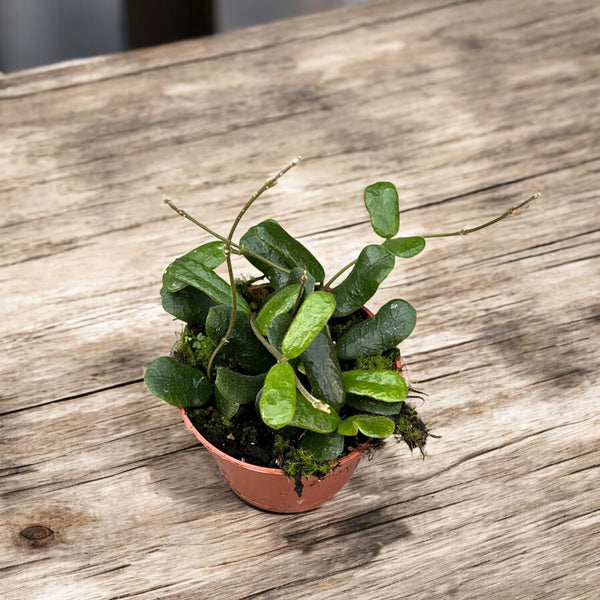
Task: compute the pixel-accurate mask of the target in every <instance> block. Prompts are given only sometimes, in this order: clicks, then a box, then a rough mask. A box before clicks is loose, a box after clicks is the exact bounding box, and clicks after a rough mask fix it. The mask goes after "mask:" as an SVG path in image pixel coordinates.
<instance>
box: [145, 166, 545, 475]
mask: <svg viewBox="0 0 600 600" xmlns="http://www.w3.org/2000/svg"><path fill="white" fill-rule="evenodd" d="M298 160H299V158H298V159H296V160H294V161H292V163H290V164H289V165H288V166H287V167H286V168H285V169H283V170H282V171H281V172H279V173H278V174H277V175H276V176H275V177H274V178H272V179H270V180H267V182H266V183H265V184H264V185H263V186H262V187H261V188H260V189H259V190H258V191H257V192H256V193H255V194H254V195H253V196H252V197H251V198H250V199H249V200H248V201H247V202H246V204H245V205H244V206H243V207H242V209H241V210H240V212H239V213H238V214H237V216H236V217H235V219H234V220H233V223H232V225H231V228H230V229H229V232H228V233H227V234H221V233H218V232H216V231H214V230H212V229H211V228H210V227H208V226H207V225H205V224H204V223H201V222H200V221H198V220H196V219H195V218H194V217H192V216H191V215H190V214H188V213H187V212H185V211H184V210H181V209H179V208H178V207H176V206H175V205H174V204H173V203H172V202H171V201H170V200H165V202H166V203H167V204H168V205H169V206H170V207H171V208H172V209H173V210H175V211H176V212H177V213H178V214H179V215H181V216H183V217H185V218H186V219H188V220H189V221H191V222H192V223H194V224H196V225H197V226H199V227H201V228H202V229H203V230H204V231H206V232H208V233H209V234H210V235H211V236H212V237H213V238H215V239H214V241H211V242H208V243H205V244H202V245H201V246H199V247H197V248H194V249H193V250H191V251H190V252H188V253H187V254H184V255H183V256H181V257H179V258H177V259H176V260H174V261H173V262H172V263H171V264H170V265H169V266H168V267H167V268H166V270H165V272H164V275H163V278H162V289H161V291H160V295H161V298H162V305H163V307H164V309H165V310H166V311H167V312H168V313H170V314H171V315H173V316H174V317H176V318H177V319H180V320H181V321H183V322H184V323H185V326H184V329H183V332H182V333H181V335H180V337H179V339H178V341H177V343H176V344H175V346H174V348H173V350H172V352H171V354H170V355H169V356H161V357H160V358H157V359H156V360H154V361H153V362H152V363H151V364H150V366H149V367H148V369H147V371H146V374H145V383H146V386H147V388H148V389H149V390H150V392H152V393H153V394H154V395H155V396H158V397H159V398H162V399H163V400H165V401H167V402H168V403H170V404H172V405H174V406H177V407H179V408H184V409H186V412H187V413H188V416H190V418H191V419H192V420H193V422H194V423H195V425H196V426H197V428H198V430H199V431H200V432H201V433H202V434H203V435H204V436H205V437H206V438H207V439H208V440H209V441H211V443H213V444H214V445H216V446H217V447H221V448H222V449H224V450H225V451H226V452H227V453H230V454H232V455H233V456H235V457H236V458H242V459H244V460H246V461H248V462H252V463H255V464H259V465H262V466H269V467H281V468H283V470H284V472H285V473H287V474H289V475H290V476H294V477H295V478H296V480H297V481H298V480H299V478H300V477H301V475H310V474H317V475H324V474H325V473H327V472H328V470H330V469H331V468H332V467H333V465H334V464H335V462H336V460H337V459H338V458H339V457H340V456H342V455H343V454H344V453H345V452H347V451H348V450H350V449H353V448H356V447H359V446H361V445H365V444H366V445H368V446H370V447H377V445H378V444H377V442H378V441H380V440H383V439H385V438H388V437H389V436H392V435H396V436H398V437H399V438H401V439H403V440H404V441H405V442H406V443H407V444H408V446H409V447H410V448H411V449H413V448H419V449H420V450H421V451H422V450H423V447H424V445H425V442H426V439H427V436H428V430H427V427H426V426H425V424H424V423H423V421H422V420H421V419H420V418H419V416H418V414H417V412H416V410H415V409H414V408H413V407H412V406H411V405H410V404H409V402H408V401H407V400H408V399H409V398H410V397H411V395H413V394H414V391H413V390H411V388H410V386H409V385H408V384H407V382H406V380H405V378H404V377H403V376H402V372H401V368H400V360H399V358H400V353H399V350H398V345H399V344H400V343H401V342H402V341H403V340H404V339H406V338H407V337H408V336H409V335H410V334H411V332H412V331H413V329H414V327H415V324H416V319H417V315H416V311H415V309H414V308H413V307H412V306H411V305H410V304H409V303H408V302H407V301H405V300H403V299H400V298H397V299H393V300H390V301H388V302H386V303H385V304H383V306H381V307H380V308H379V310H378V311H377V312H376V313H375V314H374V315H373V314H371V313H370V312H369V311H368V310H367V309H365V308H364V307H365V305H366V304H367V302H368V301H369V300H370V299H371V298H372V297H373V295H374V294H375V293H376V292H377V290H378V288H379V286H380V285H381V284H382V282H383V281H384V280H385V279H386V277H388V275H389V274H390V273H391V272H392V270H393V269H394V266H395V263H396V260H397V259H398V258H400V259H408V258H412V257H414V256H416V255H418V254H419V253H420V252H422V251H423V249H424V248H425V244H426V239H427V238H434V237H446V236H460V235H467V234H469V233H472V232H474V231H477V230H479V229H482V228H484V227H487V226H489V225H491V224H493V223H496V222H498V221H500V220H502V219H504V218H505V217H507V216H508V215H510V214H513V213H514V212H515V211H516V210H518V209H519V208H521V207H522V206H524V205H525V204H527V203H528V202H529V201H530V200H532V199H533V197H532V198H529V199H528V200H526V201H524V202H521V203H519V204H517V205H515V206H513V207H511V208H510V209H509V210H508V211H506V212H505V213H503V214H502V215H500V216H499V217H497V218H495V219H493V220H491V221H488V222H486V223H483V224H481V225H479V226H477V227H474V228H471V229H463V230H460V231H454V232H449V233H433V234H429V235H421V236H399V235H398V232H399V229H400V210H399V200H398V193H397V190H396V188H395V186H394V185H393V184H392V183H389V182H377V183H374V184H372V185H369V186H368V187H367V188H366V189H365V190H364V204H365V207H366V210H367V212H368V215H369V218H370V223H371V226H372V228H373V232H374V234H375V236H376V238H375V239H374V241H373V243H371V244H368V245H367V246H365V247H364V248H362V249H361V250H360V251H359V252H358V255H357V257H356V258H355V259H354V260H353V261H351V262H350V263H348V264H346V265H344V266H343V267H342V268H340V269H339V270H338V271H337V272H336V273H334V274H333V275H332V276H330V277H328V276H327V275H326V273H325V270H324V268H323V266H322V265H321V263H320V262H319V260H318V259H317V258H316V257H315V256H314V255H313V254H312V253H311V252H310V251H309V250H308V249H307V248H306V247H305V246H304V245H302V244H301V243H300V242H299V241H298V240H297V239H295V238H294V237H293V236H291V235H290V234H289V233H288V232H287V231H285V229H284V228H283V227H282V226H281V225H280V224H279V223H278V222H277V221H275V220H273V219H268V220H265V221H262V222H261V223H258V224H257V225H253V226H252V227H250V228H249V229H248V230H247V231H246V232H245V233H243V235H241V236H240V237H239V238H236V233H237V230H238V226H239V225H240V222H241V220H242V218H243V216H244V215H245V213H246V211H247V210H248V209H249V208H250V206H251V205H252V204H253V203H254V202H255V201H256V200H257V199H258V198H259V197H260V196H261V195H262V194H263V192H265V191H266V190H267V189H269V188H271V187H273V186H274V185H275V184H276V182H277V181H278V180H279V179H280V178H281V177H282V176H283V175H284V174H285V173H286V172H287V171H289V170H290V169H291V168H292V167H293V166H294V165H295V164H297V162H298ZM232 255H240V256H243V257H244V258H245V259H247V261H248V262H249V263H250V264H251V265H252V267H253V268H254V269H255V270H257V271H258V273H259V274H258V275H257V276H256V277H252V278H251V279H249V280H246V281H242V280H240V279H239V278H236V276H235V274H234V269H233V264H232ZM223 263H225V265H226V270H227V278H226V279H224V278H223V277H221V276H220V275H219V274H217V273H216V271H215V270H216V269H217V268H218V267H220V266H221V265H222V264H223ZM344 276H345V277H344ZM363 447H364V446H363Z"/></svg>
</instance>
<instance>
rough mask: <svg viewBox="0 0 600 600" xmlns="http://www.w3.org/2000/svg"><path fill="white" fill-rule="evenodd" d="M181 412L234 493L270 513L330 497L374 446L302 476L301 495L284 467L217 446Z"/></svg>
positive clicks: (314, 504)
mask: <svg viewBox="0 0 600 600" xmlns="http://www.w3.org/2000/svg"><path fill="white" fill-rule="evenodd" d="M363 310H364V312H365V313H366V315H367V318H368V319H370V318H371V317H372V316H373V313H372V312H371V311H370V310H369V309H368V308H366V307H363ZM396 367H397V369H398V371H401V369H402V363H401V361H400V359H397V361H396ZM179 414H180V415H181V418H182V419H183V422H184V423H185V425H186V427H187V428H188V429H189V430H190V431H191V432H192V433H193V434H194V435H195V436H196V438H198V440H199V441H200V443H201V444H202V445H203V446H204V447H205V448H206V449H207V450H208V451H209V452H210V453H211V455H212V456H213V458H214V459H215V460H216V461H217V465H218V466H219V469H220V470H221V473H222V474H223V477H225V479H226V480H227V483H229V487H230V488H231V489H232V490H233V492H235V493H236V494H237V495H238V496H239V497H240V498H241V499H242V500H244V501H245V502H247V503H248V504H251V505H252V506H256V507H257V508H261V509H263V510H267V511H269V512H275V513H298V512H305V511H307V510H312V509H313V508H317V507H318V506H320V505H321V504H323V502H326V501H327V500H330V499H331V498H333V497H334V496H335V495H336V494H337V493H338V492H339V491H340V490H341V489H342V488H343V487H344V486H345V485H346V483H348V481H349V480H350V477H352V474H353V473H354V469H355V468H356V465H358V462H359V461H360V458H361V456H362V455H363V453H365V452H367V451H368V449H369V447H370V445H369V444H368V443H367V444H365V445H364V446H362V447H361V448H357V449H356V450H354V451H353V452H351V453H350V454H347V455H346V456H343V457H342V458H341V459H340V460H339V461H338V462H337V464H336V465H335V467H334V468H333V471H331V472H330V473H327V475H325V476H324V477H323V478H322V479H319V478H318V477H315V476H314V475H313V476H311V477H308V478H306V477H302V483H303V484H304V488H303V490H302V496H301V497H298V494H297V493H296V490H295V485H296V484H295V482H294V480H293V479H291V478H289V477H287V476H286V475H284V473H283V471H282V470H281V469H269V468H267V467H259V466H257V465H253V464H251V463H247V462H243V461H241V460H238V459H237V458H233V457H232V456H229V454H226V453H225V452H222V451H221V450H219V449H218V448H216V447H215V446H213V445H212V444H211V443H210V442H209V441H208V440H207V439H206V438H204V437H203V436H202V435H201V434H200V433H199V432H198V430H197V429H196V428H195V427H194V425H193V423H192V422H191V421H190V419H189V417H188V416H187V415H186V414H185V409H183V408H180V409H179Z"/></svg>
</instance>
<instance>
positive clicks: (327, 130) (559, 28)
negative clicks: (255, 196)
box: [0, 0, 600, 600]
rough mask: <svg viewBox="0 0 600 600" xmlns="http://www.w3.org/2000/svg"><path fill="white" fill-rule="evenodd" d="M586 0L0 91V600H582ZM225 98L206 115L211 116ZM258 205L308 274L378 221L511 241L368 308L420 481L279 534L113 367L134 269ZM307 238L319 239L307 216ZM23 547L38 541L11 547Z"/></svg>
mask: <svg viewBox="0 0 600 600" xmlns="http://www.w3.org/2000/svg"><path fill="white" fill-rule="evenodd" d="M599 16H600V15H599V7H598V5H597V3H594V2H591V1H588V0H577V1H576V2H572V3H549V2H548V3H546V2H543V1H541V0H536V1H534V2H530V3H527V4H526V5H523V4H522V3H516V2H513V1H512V0H511V1H509V2H499V1H486V2H476V3H472V2H448V3H443V2H435V1H433V0H431V1H429V0H411V2H409V3H406V2H405V3H394V2H381V3H373V4H370V5H368V6H364V7H358V8H354V9H352V10H348V11H339V12H337V13H331V14H327V13H326V14H323V15H317V16H313V17H309V18H307V19H300V20H295V21H292V22H289V23H278V24H272V25H269V26H267V27H262V28H257V29H255V30H250V31H241V32H236V33H234V34H230V35H227V36H219V37H216V38H210V39H206V40H201V41H196V42H186V43H183V44H177V45H173V46H168V47H165V48H160V49H151V50H145V51H141V52H136V53H131V54H126V55H117V56H114V57H107V58H102V59H95V60H90V61H82V62H80V63H77V64H73V65H67V66H59V67H56V68H50V69H42V70H38V71H36V72H28V73H23V74H17V75H11V76H8V77H4V78H2V80H0V98H1V102H2V104H1V105H0V106H1V108H2V110H1V111H0V131H1V132H2V133H1V134H0V135H1V143H0V171H1V172H2V174H3V177H2V181H1V182H0V193H1V194H2V205H3V209H4V210H3V214H2V217H0V219H1V220H0V231H1V232H2V233H1V235H0V257H1V258H0V262H1V266H0V280H1V281H2V290H3V294H2V296H1V299H0V303H1V304H0V308H1V310H2V314H3V317H4V318H3V326H2V330H1V332H0V342H1V343H2V347H3V355H2V360H1V361H0V380H1V381H2V383H3V386H2V390H1V391H0V399H1V402H0V413H1V414H2V418H1V419H0V446H1V451H0V454H1V456H2V463H1V464H0V495H1V496H0V497H1V498H2V503H1V504H0V573H1V575H2V577H1V578H0V596H2V597H3V598H7V599H8V600H13V599H15V600H16V599H17V598H19V599H20V598H34V599H37V598H40V599H41V598H43V599H48V598H59V599H60V600H63V599H65V600H69V599H71V598H73V599H75V598H82V597H85V598H90V599H96V598H97V599H109V598H114V599H116V598H139V599H144V600H150V599H158V598H161V599H163V598H184V599H185V598H190V599H192V598H194V599H196V598H211V599H212V598H215V599H219V598H227V599H233V598H235V599H238V600H241V599H244V598H253V599H256V598H261V599H270V598H304V597H310V598H315V599H317V600H318V599H325V598H331V597H332V596H333V595H334V594H335V595H336V596H345V597H347V598H354V597H362V598H377V599H378V600H379V599H388V598H389V599H392V598H393V599H395V598H399V597H403V598H411V599H420V598H423V599H425V598H427V599H436V598H439V599H446V598H454V597H455V598H481V599H486V600H487V599H492V600H493V599H496V598H498V599H499V598H506V597H515V594H518V597H519V598H526V599H531V600H533V599H536V598H544V599H551V600H553V599H556V600H563V599H565V598H569V599H575V598H582V599H586V600H587V599H589V598H592V597H594V593H595V590H596V589H597V588H598V587H600V566H599V563H598V560H597V556H598V551H599V550H600V546H599V542H598V540H599V539H600V512H599V508H598V507H599V495H598V491H597V490H598V484H599V480H598V474H599V473H600V471H599V464H600V444H599V441H600V439H599V434H598V431H599V425H600V417H599V413H598V410H597V403H596V398H597V396H598V393H599V392H600V381H599V378H598V376H597V364H598V358H599V352H598V337H599V335H598V334H599V333H600V305H599V303H598V290H599V289H600V269H599V265H600V257H599V255H598V242H599V238H600V216H599V214H598V210H597V207H598V185H597V181H598V165H599V163H600V155H598V150H597V149H598V142H599V141H600V109H599V106H598V102H597V99H598V96H599V90H600V84H599V81H600V79H599V75H600V73H599V71H600V64H599V63H598V60H597V55H598V44H597V39H596V38H597V35H596V32H597V30H598V23H599ZM224 99H225V101H224ZM297 153H302V154H305V155H306V158H307V159H306V161H305V163H304V164H302V165H301V166H300V167H298V168H297V169H296V170H294V171H293V172H292V173H290V174H289V175H288V176H286V179H285V180H284V181H282V182H281V185H280V186H278V187H277V188H275V189H274V190H271V191H270V192H269V194H268V195H267V196H265V197H264V200H263V201H262V202H261V203H260V204H259V205H257V206H256V209H255V212H254V213H253V214H252V216H251V218H250V219H248V223H250V222H251V221H253V220H254V221H258V220H260V219H262V218H264V217H265V216H272V214H273V211H274V210H277V211H278V212H279V213H280V214H281V221H282V222H283V223H284V224H285V225H286V226H287V227H289V229H290V230H291V231H293V232H294V233H302V236H303V241H304V242H305V243H306V244H307V245H309V246H310V247H311V249H313V250H314V251H315V253H316V254H317V255H319V256H324V263H325V266H326V267H327V268H328V270H329V271H330V272H333V270H335V269H336V267H339V266H340V265H341V264H343V263H344V262H345V261H347V260H349V259H351V258H354V256H355V251H356V248H358V247H360V246H361V244H364V243H367V242H368V241H371V240H372V239H373V237H372V234H371V233H370V232H369V227H368V225H367V222H366V214H365V212H364V209H363V208H362V207H361V204H360V195H361V190H362V188H363V187H364V186H365V185H366V184H368V183H371V182H372V181H373V180H374V179H390V180H392V181H395V182H396V183H397V184H398V187H399V189H400V192H401V196H402V201H403V205H404V207H405V209H406V213H405V215H404V217H403V221H402V227H403V228H405V229H406V231H411V232H414V233H422V232H427V231H432V230H439V229H440V227H441V226H443V228H444V229H460V228H461V227H463V226H465V225H472V224H475V223H477V222H480V221H481V220H483V219H486V218H489V217H492V216H494V215H496V214H498V213H500V212H501V211H502V210H504V209H505V208H507V207H508V206H509V205H510V204H512V203H513V202H515V201H516V200H519V199H522V198H525V197H527V196H528V195H530V194H531V193H532V192H535V191H538V190H539V191H542V192H543V194H544V195H543V197H542V198H541V199H540V200H539V201H537V205H534V206H533V207H532V208H531V209H529V210H528V211H526V212H524V213H523V214H522V215H519V216H518V217H514V218H512V219H510V220H509V221H507V222H505V223H503V224H501V225H499V226H497V227H496V228H494V229H490V230H488V231H487V232H486V233H485V234H481V235H477V234H475V235H473V236H468V237H466V238H463V239H459V238H457V239H450V240H431V242H430V243H429V244H428V248H427V249H426V252H425V253H423V254H422V255H421V256H419V257H418V258H415V259H412V260H410V261H402V262H401V263H400V265H399V268H398V269H397V271H396V272H395V274H394V275H393V277H392V278H390V280H389V282H388V283H387V284H386V286H385V288H384V290H383V291H382V293H381V295H380V296H379V297H378V299H377V301H376V303H375V305H379V304H382V303H384V302H385V301H387V300H388V299H390V298H392V297H395V296H401V297H403V298H406V299H407V300H409V301H410V302H411V303H412V304H413V305H414V306H415V307H416V308H417V310H418V313H419V321H418V325H417V329H416V331H415V333H414V335H413V336H412V337H411V338H409V339H408V340H407V341H406V342H405V343H404V344H403V354H404V359H405V362H406V367H405V370H406V372H407V376H408V378H409V380H410V381H411V383H412V384H413V385H414V386H415V387H417V388H418V389H422V390H423V391H424V392H426V393H427V394H428V396H427V397H426V399H425V401H424V403H423V404H422V406H421V405H420V411H421V413H422V414H423V416H424V418H425V419H426V421H427V422H428V423H429V424H430V425H431V427H432V429H433V431H434V433H436V434H438V435H440V436H441V437H440V438H439V439H435V440H433V441H432V443H431V444H430V446H429V448H428V452H427V458H426V460H424V461H422V460H421V459H420V458H419V457H418V456H417V455H414V456H412V457H411V456H410V454H409V453H408V452H407V451H406V450H405V449H404V447H403V446H400V445H395V444H393V443H392V444H388V445H387V446H386V447H385V448H384V450H383V451H381V452H380V453H378V454H377V455H376V457H375V458H374V460H373V461H372V462H370V463H367V462H366V461H365V462H363V463H361V465H360V466H359V468H358V470H357V473H356V475H355V477H354V478H353V479H352V481H351V482H350V484H349V485H348V486H347V488H345V489H344V490H343V491H342V492H341V493H340V494H339V496H337V497H336V498H335V499H334V500H332V501H331V502H330V503H328V504H326V505H325V506H323V507H322V508H320V509H319V510H317V511H315V512H312V513H309V514H305V515H295V516H294V515H289V516H278V515H270V514H266V513H260V512H258V511H254V510H252V509H249V508H248V507H246V506H245V505H244V504H243V503H241V501H239V500H238V499H237V498H236V497H235V496H234V495H233V494H231V493H230V492H229V491H228V490H227V489H226V487H225V485H224V484H223V482H222V480H221V479H220V476H219V473H218V469H217V467H216V466H215V465H214V464H213V463H212V462H211V461H210V460H209V457H208V456H207V454H206V453H205V452H204V451H203V450H202V449H201V448H200V447H199V446H198V445H197V444H196V442H195V440H194V438H193V437H192V436H191V435H190V434H189V433H188V432H187V431H186V430H185V429H184V427H183V426H182V425H181V424H180V422H179V417H178V415H177V413H176V411H174V410H173V409H171V408H169V407H168V406H166V405H164V403H161V402H160V401H159V400H157V399H155V398H153V397H151V396H150V395H149V394H148V393H147V392H146V391H145V390H144V388H143V384H142V383H141V381H140V380H141V376H142V372H143V367H144V366H145V365H146V364H147V363H148V362H149V361H150V360H151V358H153V357H154V356H156V355H158V354H159V353H162V352H165V351H166V350H167V349H168V348H169V346H170V343H171V341H172V340H173V339H174V333H175V332H176V331H177V330H178V328H179V327H178V326H177V325H176V324H175V323H173V322H172V321H170V320H169V318H168V317H167V316H165V315H164V314H163V313H162V311H161V309H160V306H159V299H158V285H159V277H160V271H161V269H162V268H163V267H164V266H165V265H166V263H167V262H168V261H169V260H170V259H171V258H173V257H174V256H176V255H177V254H179V253H181V252H183V251H184V250H186V249H188V248H189V247H190V246H191V245H192V244H194V243H200V242H201V241H204V240H206V237H205V236H204V234H201V233H199V232H198V231H197V230H195V229H194V228H193V227H192V226H191V225H190V224H188V223H185V222H181V221H177V219H176V218H175V217H174V216H173V215H172V214H171V213H170V212H169V211H168V210H167V209H166V208H164V207H161V204H160V197H161V195H162V193H163V192H164V193H168V194H169V195H172V196H173V197H174V198H176V199H177V201H178V202H181V203H182V204H183V205H185V206H186V208H189V209H190V211H192V212H195V213H197V214H200V215H202V216H203V217H205V218H206V219H207V220H209V221H210V222H211V224H212V225H213V226H214V227H215V228H216V229H224V228H225V224H226V223H227V222H228V221H229V220H230V219H231V215H232V214H234V212H235V208H236V207H237V206H239V204H240V202H241V201H243V200H244V199H245V198H246V197H247V196H248V195H250V194H251V193H252V192H253V191H254V190H255V189H256V188H257V187H258V186H259V185H260V183H262V180H263V178H264V177H265V176H267V175H268V174H270V173H273V172H274V171H275V170H276V169H277V168H278V167H279V166H282V163H283V162H285V160H287V159H289V158H291V157H292V156H294V155H295V154H297ZM317 215H318V216H317ZM32 525H41V526H45V527H48V528H49V529H51V530H52V531H53V535H52V536H51V538H48V539H47V543H45V544H44V542H43V541H38V542H32V541H31V540H29V541H27V540H26V539H25V538H24V537H23V535H21V533H20V532H22V531H23V530H24V529H25V528H27V527H28V526H32Z"/></svg>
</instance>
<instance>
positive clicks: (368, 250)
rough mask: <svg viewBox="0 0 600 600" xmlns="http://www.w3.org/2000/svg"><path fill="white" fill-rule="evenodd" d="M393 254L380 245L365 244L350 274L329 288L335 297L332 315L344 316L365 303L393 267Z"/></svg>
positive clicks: (394, 260)
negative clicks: (334, 307)
mask: <svg viewBox="0 0 600 600" xmlns="http://www.w3.org/2000/svg"><path fill="white" fill-rule="evenodd" d="M395 262H396V259H395V257H394V255H393V254H392V253H391V252H390V251H389V250H386V249H385V248H383V247H382V246H377V245H371V246H366V247H365V248H363V250H362V251H361V253H360V255H359V256H358V260H357V261H356V264H355V265H354V267H353V269H352V271H350V274H349V275H348V277H346V279H344V281H342V283H340V285H338V286H336V287H334V288H333V289H332V290H331V293H332V294H333V296H334V298H335V304H336V309H335V312H334V314H333V316H334V317H345V316H346V315H349V314H350V313H353V312H354V311H356V310H358V309H359V308H361V307H362V306H364V305H365V303H366V302H367V300H369V298H371V296H373V294H374V293H375V292H376V291H377V288H378V287H379V285H380V284H381V282H382V281H383V280H384V279H385V278H386V277H387V276H388V275H389V274H390V272H391V270H392V269H393V268H394V264H395Z"/></svg>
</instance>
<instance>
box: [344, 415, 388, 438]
mask: <svg viewBox="0 0 600 600" xmlns="http://www.w3.org/2000/svg"><path fill="white" fill-rule="evenodd" d="M394 429H395V425H394V422H393V421H392V420H391V419H388V418H387V417H379V416H373V415H353V416H351V417H348V418H347V419H344V420H343V421H342V422H341V423H340V424H339V427H338V433H340V434H341V435H351V436H354V435H356V434H357V433H358V432H359V431H361V432H362V433H364V435H366V436H367V437H373V438H386V437H389V436H390V435H392V433H394Z"/></svg>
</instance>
